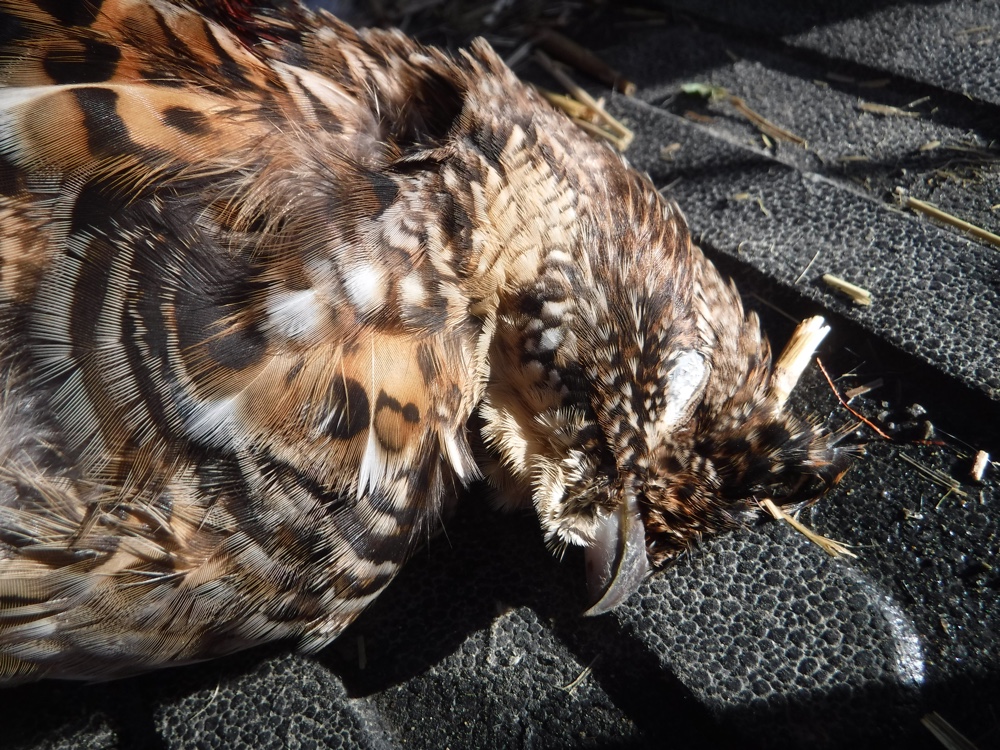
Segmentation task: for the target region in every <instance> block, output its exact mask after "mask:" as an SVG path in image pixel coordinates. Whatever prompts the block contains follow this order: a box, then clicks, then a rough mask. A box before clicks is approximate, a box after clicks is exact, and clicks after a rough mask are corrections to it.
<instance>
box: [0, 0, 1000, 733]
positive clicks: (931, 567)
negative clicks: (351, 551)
mask: <svg viewBox="0 0 1000 750" xmlns="http://www.w3.org/2000/svg"><path fill="white" fill-rule="evenodd" d="M668 6H669V7H668ZM661 7H663V8H665V12H664V14H663V16H662V18H661V19H655V18H654V19H653V20H651V21H643V22H640V23H636V22H634V21H630V22H628V23H623V24H617V20H621V18H623V17H624V16H623V15H621V14H616V13H611V14H609V15H610V16H611V17H612V20H611V21H608V20H607V18H608V16H604V17H602V18H601V19H600V20H598V21H592V22H589V24H588V23H584V24H583V25H582V26H581V28H579V29H577V32H578V33H579V35H580V38H586V39H589V40H591V41H592V42H593V44H595V45H597V46H598V47H599V48H601V49H602V50H603V51H602V55H603V56H604V57H605V58H606V59H607V60H609V61H610V62H612V63H614V64H615V65H616V66H618V67H619V68H620V69H621V70H622V71H623V72H624V73H625V74H626V75H627V76H628V77H629V78H631V79H632V80H635V81H636V82H637V83H638V84H639V86H640V89H639V93H638V96H637V98H636V99H635V100H628V99H625V98H623V97H621V96H618V95H612V94H610V93H609V92H606V91H605V92H602V93H604V94H605V95H606V96H608V98H609V101H610V108H611V109H612V111H614V112H615V113H616V114H617V115H618V116H619V117H621V118H622V119H623V120H625V121H627V122H628V123H629V124H630V125H631V126H632V127H634V128H635V130H636V133H637V140H636V142H635V144H634V145H633V147H632V149H631V150H630V152H629V156H630V158H631V159H632V160H633V161H634V162H635V163H636V164H638V165H639V166H640V167H642V168H643V169H646V170H648V171H649V172H650V174H651V175H652V176H653V178H654V179H655V180H656V182H657V183H658V184H661V185H664V186H668V185H669V194H670V195H671V196H673V197H674V198H675V199H676V200H677V201H678V202H679V203H680V204H681V206H682V208H683V209H684V211H685V213H686V214H687V216H688V218H689V221H690V223H691V225H692V228H693V231H694V232H695V234H696V236H697V237H698V238H699V241H700V242H701V244H702V245H703V246H704V247H705V248H706V251H707V252H709V253H710V254H712V256H713V257H714V258H716V259H717V262H718V263H719V265H720V266H721V267H722V268H723V270H724V271H725V272H727V273H729V274H731V275H733V276H734V277H735V278H736V279H737V282H738V283H739V285H740V287H741V289H742V290H743V291H744V294H745V295H746V296H747V299H748V304H749V305H750V306H753V307H757V308H758V309H759V310H760V311H761V314H762V316H763V318H764V322H765V326H766V328H767V329H768V332H769V334H770V335H771V337H772V340H774V341H775V343H776V344H777V345H778V346H779V347H780V345H781V344H782V343H783V342H784V340H785V339H786V338H787V336H788V335H789V333H790V331H791V328H792V325H791V324H790V323H789V322H788V321H787V320H785V318H784V317H783V316H782V315H781V314H779V313H777V312H775V311H774V309H773V308H779V309H781V310H782V311H784V312H786V313H788V314H790V315H791V316H793V317H794V318H796V319H798V318H801V317H804V316H806V315H808V314H812V313H816V312H819V313H821V314H824V315H826V316H827V317H828V319H829V320H830V322H831V323H832V324H833V326H834V329H835V331H834V334H833V335H832V336H831V338H830V340H829V341H828V342H827V343H826V344H825V345H824V347H823V349H822V350H821V355H822V356H823V358H824V361H825V362H826V364H827V366H828V368H829V369H830V370H831V372H833V373H835V374H841V375H843V377H842V378H841V379H840V384H841V386H842V387H850V386H851V385H857V384H861V383H866V382H869V381H871V380H874V379H875V378H882V379H883V380H884V382H885V385H884V386H883V387H882V389H880V390H877V391H874V392H873V393H871V394H869V395H867V396H864V397H862V398H861V399H860V400H858V401H856V402H855V406H856V407H857V408H859V409H861V410H863V411H864V412H865V413H866V414H868V415H870V416H872V417H874V418H876V419H878V420H880V423H881V424H883V425H885V426H886V428H887V429H888V430H889V431H890V432H891V433H892V434H893V435H894V436H895V437H896V438H897V439H896V440H894V441H892V442H889V441H882V440H879V439H876V438H873V439H872V442H871V443H870V445H869V448H868V455H867V457H866V458H865V459H863V460H861V461H859V462H858V464H857V465H856V466H855V467H854V468H853V469H852V470H851V472H850V473H849V474H848V475H847V477H846V478H845V479H844V481H843V482H842V483H841V485H840V486H839V487H838V489H837V490H836V491H835V492H834V493H832V494H831V495H830V496H829V497H828V498H827V499H826V500H825V501H824V502H823V503H822V504H820V505H819V506H817V507H816V508H815V509H814V510H812V511H811V512H810V513H809V514H808V515H807V517H806V518H805V519H804V520H807V521H808V523H809V524H810V525H812V526H813V527H814V528H815V529H816V530H817V531H819V532H821V533H824V534H827V535H829V536H832V537H835V538H837V539H840V540H843V541H845V542H848V543H851V544H854V545H856V547H855V551H856V553H857V554H858V559H857V560H833V559H831V558H829V557H828V556H826V555H825V553H823V552H821V551H820V550H819V549H818V548H816V547H815V546H813V545H811V544H809V543H808V542H806V541H805V540H804V539H803V537H801V536H799V535H797V534H795V533H793V532H791V531H790V530H788V529H787V528H786V527H784V526H781V525H778V524H766V525H764V526H761V527H759V528H755V529H748V530H746V531H744V532H741V533H738V534H731V535H728V536H724V537H721V538H718V539H713V540H710V541H707V542H706V543H705V544H704V545H703V546H702V547H701V548H700V549H698V550H697V551H696V552H695V553H694V554H692V555H691V556H690V557H689V558H688V559H686V560H684V561H683V562H682V563H680V564H678V565H676V566H674V567H672V568H670V569H668V570H667V571H665V572H664V573H663V574H662V575H660V576H658V577H657V578H656V579H655V580H653V581H651V582H649V583H648V584H646V585H645V586H644V587H643V589H642V590H641V593H640V595H639V596H637V597H634V599H633V600H632V601H630V602H629V603H628V605H627V606H625V607H623V608H622V609H621V610H616V611H615V612H614V613H612V614H611V615H608V616H604V617H599V618H593V619H584V618H581V617H580V616H579V612H580V610H581V608H582V606H583V603H584V601H583V600H584V594H583V591H582V586H581V585H580V577H579V575H578V568H579V565H580V560H579V559H577V558H574V557H572V556H570V557H568V558H567V559H566V560H565V561H563V562H562V563H559V562H558V561H555V560H553V559H552V558H551V556H550V555H549V554H548V553H547V551H546V550H545V549H544V547H543V545H542V542H541V540H540V538H539V534H538V533H537V527H536V524H535V522H534V520H533V519H531V518H527V517H516V516H504V515H500V514H497V513H494V512H493V511H491V510H489V508H488V503H487V498H486V496H485V494H484V493H483V492H482V491H481V490H477V491H473V492H472V493H470V496H469V498H468V499H467V502H466V503H465V504H464V505H463V507H462V509H461V510H460V512H459V514H458V516H457V517H456V518H455V519H453V520H452V521H450V522H449V523H448V525H447V535H446V536H445V535H443V536H441V537H439V538H438V539H436V540H434V541H433V542H432V543H431V545H430V546H429V548H428V549H427V550H425V551H422V552H421V553H419V554H418V555H417V557H416V558H415V559H414V560H413V561H412V563H411V564H410V565H409V566H408V567H407V569H406V570H405V571H404V573H403V574H402V575H401V576H400V578H399V579H398V580H397V581H396V582H395V583H394V584H393V585H392V586H391V587H390V589H389V590H388V591H387V592H386V593H385V594H384V595H383V596H382V597H381V598H380V599H379V600H378V601H377V602H376V603H375V605H374V606H373V607H372V608H371V609H370V610H369V611H368V612H367V613H366V614H365V615H364V616H363V617H362V618H361V619H360V620H359V621H358V622H357V623H356V624H355V625H354V626H352V628H351V629H350V630H349V631H348V633H347V634H345V635H344V636H343V637H342V638H341V639H340V640H339V641H338V642H336V643H335V644H334V645H333V646H332V647H330V648H328V649H327V650H326V651H324V652H323V653H321V654H320V655H318V656H317V657H311V658H307V657H302V656H298V655H294V654H290V653H288V652H287V651H284V650H282V649H280V648H279V649H275V650H273V651H271V652H261V651H255V652H251V653H247V654H241V655H237V656H235V657H232V658H230V659H226V660H222V661H220V662H212V663H209V664H205V665H200V666H195V667H189V668H184V669H179V670H172V671H169V672H165V673H159V674H153V675H147V676H143V677H139V678H135V679H131V680H126V681H122V682H118V683H112V684H109V685H106V686H96V687H90V686H78V685H65V684H57V683H52V684H40V685H32V686H27V687H24V688H19V689H18V690H17V691H14V692H10V693H5V694H4V695H3V696H2V698H0V715H2V716H3V717H4V719H3V729H2V730H0V746H12V747H30V748H56V747H60V748H69V747H109V748H110V747H129V748H132V747H164V748H167V747H169V748H175V747H177V748H180V747H195V746H197V747H238V746H251V747H258V748H272V747H324V746H336V745H343V746H359V747H379V748H381V747H387V748H389V747H391V748H395V747H417V748H444V747H453V748H459V747H463V748H464V747H532V748H534V747H539V748H560V747H577V746H582V747H632V746H649V747H671V748H701V747H719V748H727V747H740V748H745V747H810V748H842V747H850V748H852V750H853V749H854V748H861V747H880V748H881V747H906V748H908V749H912V748H934V747H939V745H937V744H936V741H935V740H933V739H932V738H931V735H930V734H929V733H927V731H926V730H925V729H923V728H922V727H921V725H920V717H921V716H923V715H924V714H926V713H927V712H929V711H938V712H939V713H941V714H942V715H943V716H944V717H945V718H946V719H948V720H949V721H950V722H951V723H953V724H954V725H955V726H956V727H957V728H958V729H959V730H961V731H963V732H964V733H966V734H967V736H968V737H969V738H970V739H971V740H973V741H975V742H977V743H978V746H979V747H980V748H984V749H985V748H989V747H1000V556H998V551H1000V535H998V528H1000V497H998V494H997V482H996V470H995V469H991V470H990V471H989V472H988V474H987V481H986V482H985V483H984V484H975V483H973V482H971V481H970V480H968V474H967V472H968V468H969V466H970V464H971V453H973V452H974V449H977V448H984V449H986V450H991V451H992V452H993V454H994V455H997V454H998V451H1000V430H998V428H997V424H998V422H997V419H998V416H1000V403H998V402H1000V374H998V367H997V363H998V360H1000V354H998V346H1000V318H998V312H1000V300H998V281H1000V280H998V271H1000V255H998V253H1000V249H998V248H994V247H991V246H989V245H987V244H985V243H983V242H981V241H978V240H975V239H971V238H969V237H968V236H966V235H964V234H963V233H961V232H960V231H958V230H955V229H952V228H947V227H943V226H941V225H939V224H936V223H934V222H932V221H930V220H929V219H927V218H926V217H923V216H919V215H916V214H915V213H914V212H913V211H911V210H908V209H903V208H901V207H900V205H899V204H898V200H897V196H896V188H897V187H899V188H902V189H903V190H904V192H905V194H909V195H912V196H913V197H915V198H919V199H923V200H928V201H933V202H934V203H936V204H937V205H939V206H941V207H942V208H944V209H946V210H947V211H950V212H952V213H954V214H957V215H959V216H961V217H962V218H965V219H967V220H969V221H971V222H973V223H974V224H977V225H979V226H983V227H985V228H987V229H989V230H991V231H993V232H996V233H1000V209H997V208H994V207H995V206H997V204H1000V189H998V186H1000V170H998V169H997V155H998V151H997V150H996V149H995V148H993V147H992V144H993V141H994V139H996V138H997V137H998V132H997V130H998V123H1000V118H998V114H1000V110H998V109H997V107H998V105H1000V88H998V81H1000V64H998V63H997V59H998V58H1000V4H998V3H997V2H973V1H972V0H967V1H964V2H958V1H955V2H940V3H902V4H895V3H894V4H887V3H879V2H865V3H860V2H847V3H820V2H815V3H787V4H786V3H779V2H775V1H772V2H768V3H744V2H739V0H732V1H729V0H704V1H699V2H695V1H694V0H690V2H688V1H686V0H675V1H674V2H668V3H664V4H663V5H662V6H661ZM686 82H700V83H709V84H712V85H715V86H721V87H725V88H726V89H727V90H728V91H729V92H730V93H732V94H734V95H738V96H740V97H742V98H743V99H745V100H746V102H747V104H748V106H750V107H751V108H752V109H754V110H755V111H757V112H759V113H760V114H761V115H763V116H764V117H766V118H768V119H769V120H771V121H773V122H774V123H776V124H778V125H780V126H781V127H783V128H785V129H787V130H789V131H791V132H793V133H795V134H797V135H799V136H801V137H802V138H804V139H805V140H806V141H807V143H808V146H807V147H801V146H796V145H793V144H789V143H781V142H779V143H776V144H774V145H773V146H768V145H766V144H765V142H764V140H763V139H762V138H761V136H760V133H759V132H758V130H757V129H756V128H755V127H754V126H753V125H751V124H750V123H748V122H747V120H746V119H745V118H743V117H741V116H740V115H739V114H738V113H737V112H736V111H735V110H734V109H733V108H732V107H731V106H729V105H727V104H725V103H724V102H722V101H715V102H706V101H704V100H702V99H699V98H696V97H692V96H687V95H683V94H681V93H680V85H681V84H683V83H686ZM595 90H596V89H595ZM865 103H868V104H876V105H883V106H885V107H895V108H897V110H898V111H894V110H888V109H886V110H882V111H883V112H886V113H889V114H879V113H877V112H873V111H871V108H870V107H868V108H867V109H866V108H865V107H864V106H862V105H865ZM692 112H693V113H695V114H694V115H692V114H690V113H692ZM906 112H909V113H912V114H913V115H914V116H910V115H908V114H905V113H906ZM935 142H937V145H936V146H933V147H931V144H934V143H935ZM674 143H677V144H680V145H679V146H677V147H673V148H672V149H669V150H668V151H669V153H668V154H667V158H663V157H662V156H661V149H662V148H663V147H664V146H669V145H670V144H674ZM826 272H831V273H835V274H837V275H839V276H842V277H844V278H846V279H848V280H850V281H853V282H855V283H858V284H860V285H862V286H865V287H866V288H868V289H870V290H871V292H872V293H873V296H874V303H873V304H872V305H871V306H870V307H868V308H861V307H858V306H856V305H853V304H852V303H851V302H850V301H848V300H846V298H843V297H841V296H839V295H837V294H836V293H833V292H831V291H830V290H829V289H828V288H827V287H826V286H825V285H824V284H823V283H822V282H821V281H820V278H819V277H820V276H821V275H822V274H823V273H826ZM845 374H846V375H845ZM794 398H796V399H797V401H798V402H799V404H800V406H801V407H802V408H804V409H806V410H807V411H813V412H815V413H817V414H819V415H820V416H822V417H828V416H829V417H831V418H832V419H834V420H837V421H839V422H840V423H846V422H849V421H850V417H849V415H847V414H846V413H845V412H844V411H843V410H841V409H840V408H839V407H838V405H837V403H836V401H835V399H834V398H833V396H832V395H831V393H830V391H829V389H828V387H827V385H826V383H825V382H824V381H823V379H822V377H821V375H820V374H819V373H818V372H816V371H814V370H813V371H810V372H809V373H807V375H806V377H805V379H804V382H803V384H802V388H801V390H800V391H799V392H797V393H796V394H795V396H794ZM928 422H930V423H933V425H935V427H936V432H934V433H933V434H931V433H929V432H928V431H927V423H928ZM951 436H954V437H951ZM926 437H930V438H931V440H930V441H929V442H927V441H925V442H920V441H921V439H923V438H926ZM938 439H943V441H944V442H947V443H948V445H938V444H934V442H935V441H936V440H938ZM907 459H909V461H911V462H916V463H918V464H920V465H921V466H923V467H926V468H927V469H936V470H939V471H943V472H945V474H946V475H948V476H952V477H955V478H957V479H958V480H959V481H960V483H961V484H960V486H959V488H958V491H949V490H947V489H946V488H944V487H942V486H941V485H940V484H938V483H935V482H934V481H933V480H931V479H929V478H928V477H927V476H925V475H924V474H921V470H919V469H917V468H916V467H915V466H914V465H913V463H909V462H907ZM5 743H6V745H5Z"/></svg>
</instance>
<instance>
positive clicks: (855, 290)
mask: <svg viewBox="0 0 1000 750" xmlns="http://www.w3.org/2000/svg"><path fill="white" fill-rule="evenodd" d="M823 281H824V282H825V283H826V285H827V286H829V287H832V288H833V289H836V290H837V291H838V292H843V293H844V294H846V295H847V296H848V297H850V298H851V299H852V300H853V301H854V303H855V304H858V305H864V306H865V307H867V306H868V305H870V304H871V303H872V293H871V292H869V291H868V290H867V289H864V288H862V287H860V286H858V285H856V284H852V283H851V282H850V281H845V280H844V279H842V278H840V277H839V276H834V275H833V274H832V273H825V274H823Z"/></svg>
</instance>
